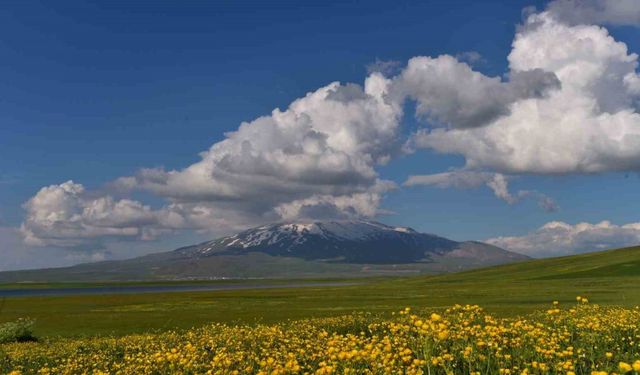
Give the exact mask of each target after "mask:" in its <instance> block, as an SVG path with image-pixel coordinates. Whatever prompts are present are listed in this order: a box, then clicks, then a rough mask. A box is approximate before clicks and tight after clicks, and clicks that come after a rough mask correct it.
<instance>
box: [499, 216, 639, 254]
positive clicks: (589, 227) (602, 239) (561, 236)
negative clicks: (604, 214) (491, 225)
mask: <svg viewBox="0 0 640 375" xmlns="http://www.w3.org/2000/svg"><path fill="white" fill-rule="evenodd" d="M486 242H487V243H490V244H493V245H496V246H499V247H502V248H505V249H508V250H511V251H515V252H518V253H522V254H526V255H529V256H532V257H550V256H561V255H572V254H579V253H585V252H590V251H597V250H605V249H611V248H617V247H624V246H634V245H639V244H640V223H629V224H624V225H616V224H612V223H611V222H609V221H602V222H600V223H596V224H591V223H578V224H575V225H571V224H567V223H564V222H561V221H552V222H549V223H547V224H545V225H543V226H542V227H540V228H538V229H537V230H535V231H533V232H531V233H529V234H526V235H524V236H513V237H497V238H491V239H489V240H487V241H486Z"/></svg>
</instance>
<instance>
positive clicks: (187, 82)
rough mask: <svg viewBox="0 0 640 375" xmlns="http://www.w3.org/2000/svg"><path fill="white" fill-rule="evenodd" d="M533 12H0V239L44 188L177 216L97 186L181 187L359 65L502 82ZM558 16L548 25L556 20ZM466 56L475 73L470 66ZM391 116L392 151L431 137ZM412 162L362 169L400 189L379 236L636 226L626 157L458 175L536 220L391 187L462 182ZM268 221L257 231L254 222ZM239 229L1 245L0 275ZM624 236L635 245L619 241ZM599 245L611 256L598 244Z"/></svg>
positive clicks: (635, 33) (395, 160)
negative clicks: (462, 67)
mask: <svg viewBox="0 0 640 375" xmlns="http://www.w3.org/2000/svg"><path fill="white" fill-rule="evenodd" d="M558 3H562V1H558ZM530 6H534V7H536V8H537V9H538V12H542V11H543V10H544V9H545V7H547V2H543V1H483V2H477V1H462V0H460V1H420V2H418V1H398V2H380V1H366V2H365V1H349V2H344V1H340V2H331V1H323V2H304V3H301V2H278V1H275V2H268V3H265V2H251V1H249V2H248V1H220V2H202V1H181V2H177V1H176V2H170V1H155V2H144V1H141V2H138V1H133V2H89V1H65V2H35V1H19V2H18V1H16V2H10V3H9V4H5V5H4V6H3V10H2V11H0V32H1V33H2V35H3V38H2V40H0V72H1V77H2V78H1V79H0V226H2V227H3V228H4V232H0V236H1V235H2V233H5V235H6V236H14V237H15V233H17V231H16V229H15V228H18V227H20V225H21V224H22V223H24V222H25V221H27V219H28V218H27V216H28V215H29V214H30V213H29V212H26V211H28V209H27V208H25V207H24V204H25V202H27V201H29V200H30V199H32V197H34V196H35V195H36V193H38V191H39V190H40V189H41V188H43V187H45V186H50V185H59V184H62V183H64V182H66V181H68V180H73V181H74V182H75V183H80V184H82V185H83V187H84V191H83V193H82V194H83V198H82V199H84V200H87V199H93V198H92V197H96V196H103V195H104V194H107V193H105V191H106V192H108V194H110V195H113V196H114V197H115V199H116V200H117V199H135V200H138V201H140V202H142V203H143V204H145V205H148V206H150V207H151V208H152V209H158V208H160V207H162V206H163V205H166V204H167V202H168V201H170V202H174V201H175V199H176V198H175V195H171V194H168V195H167V194H159V193H158V192H157V190H153V189H147V188H139V189H133V190H132V191H128V192H126V193H121V192H118V193H113V192H111V191H110V190H109V189H110V187H109V186H110V183H112V182H113V181H116V180H117V179H118V178H120V177H123V176H133V175H135V174H136V173H137V172H138V171H139V170H140V169H141V168H156V167H163V168H164V170H166V171H170V170H178V171H179V170H182V169H183V168H186V167H187V166H189V165H191V164H193V163H197V162H199V161H200V160H201V157H200V156H199V154H200V153H201V152H203V151H206V150H208V149H209V148H210V147H211V146H212V145H213V144H215V143H216V142H219V141H221V140H223V139H225V133H226V132H230V131H234V130H236V129H237V128H238V126H239V125H240V123H242V122H245V121H252V120H254V119H256V118H258V117H260V116H264V115H269V114H270V113H271V111H272V110H273V109H274V108H280V109H281V110H283V111H284V110H286V108H287V107H288V106H289V103H291V102H292V101H294V100H295V99H297V98H301V97H303V96H304V95H305V94H306V93H308V92H313V91H315V90H317V89H319V88H321V87H323V86H326V85H328V84H330V83H331V82H335V81H339V82H342V83H348V82H353V83H356V84H359V85H363V83H364V80H365V78H366V77H367V75H368V74H369V71H368V68H367V67H371V64H373V63H375V62H376V61H378V62H381V61H394V62H397V64H396V65H397V66H396V68H397V70H398V71H400V70H402V69H404V67H405V66H406V65H407V61H408V60H409V59H411V58H412V57H415V56H431V57H433V58H436V57H438V56H440V55H451V56H453V57H457V58H458V60H459V61H460V62H461V63H464V64H468V66H469V67H470V68H471V69H473V70H474V71H476V72H477V73H481V74H483V75H485V76H488V77H496V76H497V77H503V78H502V80H503V83H504V82H508V81H509V79H508V78H507V77H506V75H507V73H509V70H510V67H509V63H508V61H507V56H508V55H509V53H510V52H511V51H512V49H513V47H512V42H513V40H514V35H515V34H516V32H517V31H518V30H519V29H518V28H519V26H518V25H520V24H522V23H523V22H524V21H523V9H525V8H526V7H530ZM574 13H575V12H574ZM526 14H528V13H526ZM557 14H558V19H560V18H561V17H562V15H561V13H560V11H557ZM525 19H526V18H525ZM561 21H562V22H565V21H563V20H561ZM579 21H580V23H583V22H584V23H585V24H594V23H599V22H598V20H586V19H585V20H579ZM559 22H560V21H559ZM572 22H573V23H572ZM575 22H576V21H575V20H571V21H566V22H565V23H566V24H567V25H569V24H571V26H573V25H574V24H575ZM600 23H602V24H605V26H606V28H607V29H606V30H607V31H608V32H609V33H610V34H611V35H612V36H613V37H614V38H615V39H616V40H617V41H619V42H623V43H625V44H626V45H627V47H628V50H629V53H631V52H634V51H635V52H637V51H640V38H639V37H640V29H638V28H637V27H635V25H633V24H632V22H631V24H630V22H627V21H624V20H623V21H620V20H604V21H602V22H600ZM471 51H473V52H474V56H480V57H479V58H476V59H473V58H472V59H471V60H472V61H470V60H469V58H468V56H470V55H469V54H468V53H469V52H471ZM465 53H466V54H465ZM465 56H466V57H465ZM369 70H370V69H369ZM396 73H397V72H394V73H389V74H391V75H393V74H396ZM505 85H506V83H505ZM463 87H464V85H463ZM505 87H506V86H505ZM563 87H565V86H563ZM630 90H631V89H630ZM629 95H632V94H629ZM634 95H635V94H634ZM632 101H633V100H632ZM403 105H404V106H405V111H404V115H403V117H402V119H401V125H400V127H399V130H398V133H399V135H397V137H398V138H400V139H402V141H403V142H404V141H406V140H407V139H410V138H411V137H412V134H415V132H416V131H417V130H418V129H422V128H430V127H431V126H432V125H433V124H432V123H435V122H437V121H434V119H433V118H430V119H425V118H424V117H422V118H416V117H415V116H414V113H413V112H414V111H415V103H412V102H411V100H409V101H408V102H407V103H405V104H403ZM509 105H511V104H509ZM629 106H631V108H635V104H629ZM437 110H438V109H437V108H436V109H432V111H433V112H432V113H436V112H437ZM615 110H616V111H617V110H619V108H616V109H615ZM439 120H440V121H442V122H443V123H446V122H447V119H446V118H444V119H442V118H440V119H439ZM485 125H486V124H482V125H479V126H485ZM451 126H452V128H455V124H454V125H451ZM633 126H635V125H634V124H632V125H630V129H631V131H632V132H633V130H634V129H635V128H633ZM445 127H446V124H445ZM612 147H614V149H615V148H616V147H618V146H616V145H613V146H612ZM619 149H622V146H620V147H619ZM413 151H414V152H412V153H396V154H394V156H393V157H392V158H391V160H390V161H389V162H387V163H386V164H376V165H375V166H373V167H372V168H373V169H374V170H375V171H376V173H377V176H376V178H377V179H378V180H390V181H393V182H395V183H396V184H397V186H396V188H394V189H388V190H385V191H384V192H382V193H380V194H381V197H382V199H381V201H380V203H379V205H378V212H379V213H380V214H378V215H375V218H376V219H377V220H379V221H382V222H385V223H390V224H397V225H406V226H411V227H413V228H415V229H418V230H422V231H427V232H432V233H437V234H440V235H443V236H447V237H450V238H453V239H460V240H462V239H480V240H485V239H491V238H498V237H500V236H526V235H527V234H530V233H532V231H535V230H536V229H537V228H539V227H541V226H542V225H544V224H545V223H548V222H554V221H561V222H564V223H568V224H571V225H574V224H576V223H579V222H588V223H592V224H596V223H598V222H601V221H603V220H608V221H611V222H612V223H614V224H617V225H624V224H629V223H636V222H638V221H640V217H638V208H639V207H638V205H637V204H636V203H635V202H636V201H637V192H638V191H640V178H638V175H637V163H635V162H634V161H633V160H635V158H636V155H635V154H633V153H631V156H628V153H627V154H625V155H627V157H629V158H631V159H632V162H630V163H628V165H627V164H625V165H624V166H622V167H619V168H618V167H616V166H612V165H610V164H607V167H602V168H600V167H594V168H595V169H590V168H591V167H590V166H587V167H585V168H582V167H577V168H575V169H571V170H562V171H553V172H549V171H547V170H540V169H536V168H531V169H527V168H524V169H520V170H514V169H513V168H511V169H509V168H502V169H501V168H499V167H496V165H495V163H494V164H491V163H489V162H487V163H486V164H482V163H481V165H480V167H479V168H476V169H474V170H473V171H472V172H475V171H477V170H481V171H482V172H483V173H499V174H505V175H507V176H508V179H509V189H510V191H512V194H516V192H518V191H520V190H526V191H536V192H539V193H540V194H544V196H545V197H549V198H550V199H552V200H553V201H554V202H555V204H556V206H557V209H555V210H554V211H553V212H546V211H545V210H542V209H540V208H539V207H538V204H537V198H536V197H538V195H523V196H524V198H522V199H514V201H513V202H510V203H505V200H504V199H498V198H496V194H497V193H495V192H494V191H492V189H490V188H489V187H487V186H484V185H483V184H481V185H480V186H474V187H473V188H463V189H460V188H451V187H447V188H439V187H437V186H434V185H433V184H432V183H429V184H428V185H427V186H423V185H420V186H411V187H407V186H403V183H404V181H405V180H407V178H408V177H409V176H410V175H432V174H436V173H441V172H447V171H450V170H462V169H464V170H465V172H466V171H467V169H465V161H468V160H469V159H471V158H472V157H473V156H470V155H467V154H464V153H460V152H450V153H448V154H442V150H438V149H437V147H435V148H434V147H432V146H429V147H419V148H418V149H417V150H413ZM607 155H609V154H607ZM549 157H552V156H551V154H550V156H549ZM634 163H635V164H634ZM596 164H597V163H596ZM622 164H624V163H621V165H622ZM531 165H533V164H531ZM594 165H595V164H594ZM597 165H600V164H597ZM140 184H141V185H142V183H140ZM359 189H360V187H359ZM358 192H360V190H358ZM331 194H334V193H331ZM335 194H337V193H335ZM376 194H377V193H376ZM535 194H538V193H535ZM297 198H298V199H305V198H306V197H304V196H299V197H297ZM204 201H205V203H207V202H206V199H204ZM278 202H280V201H278ZM280 203H281V202H280ZM227 208H228V207H226V206H225V209H227ZM234 209H235V208H234ZM34 210H35V209H34ZM225 212H226V211H225ZM234 212H235V211H234ZM251 212H253V211H251ZM31 213H33V212H31ZM220 215H225V213H221V214H220ZM243 215H244V214H243ZM267 217H269V218H270V217H271V216H264V215H263V216H262V219H263V220H266V218H267ZM216 219H217V218H216ZM259 221H260V220H256V222H259ZM245 223H248V221H247V220H246V218H245V217H244V216H243V219H242V220H240V221H239V222H238V223H237V224H234V225H230V226H229V228H226V229H225V228H224V227H222V226H221V227H219V228H207V227H205V226H202V225H200V226H192V227H188V228H187V227H180V228H178V229H176V228H170V229H171V230H168V229H167V228H166V227H162V230H158V231H157V232H158V233H159V234H157V235H155V234H154V236H153V238H152V239H147V238H146V239H145V240H144V241H143V240H142V239H140V236H133V237H127V238H122V237H123V236H115V237H114V238H110V237H108V236H103V235H100V236H98V235H96V236H95V237H96V238H98V237H99V238H98V240H99V241H98V242H99V245H97V244H95V243H88V242H87V241H85V239H86V238H87V237H86V236H88V237H91V238H94V235H86V236H85V235H84V234H82V235H80V237H82V238H83V240H82V241H75V239H74V241H71V242H72V244H71V245H69V244H68V243H65V244H63V245H61V244H60V243H59V242H56V241H53V240H47V239H46V238H45V239H44V240H43V237H42V236H39V237H38V240H42V241H40V242H41V243H39V244H34V242H33V241H31V242H30V243H29V242H28V243H27V244H23V243H22V242H21V243H20V245H16V244H17V243H18V242H16V240H15V238H13V237H12V239H11V241H9V240H7V241H5V244H9V243H10V244H12V248H7V247H8V246H7V245H5V247H4V248H2V247H3V245H2V244H1V243H0V253H3V254H4V256H5V258H6V259H9V261H6V262H5V264H2V261H0V269H1V268H21V267H31V266H42V265H43V264H52V265H58V264H67V263H73V262H75V261H82V260H86V259H94V258H92V257H95V256H96V254H100V255H99V256H98V258H95V259H100V257H103V256H105V255H104V252H105V249H108V251H107V252H106V257H125V256H132V255H137V254H140V253H144V252H149V251H152V250H168V249H171V248H173V247H175V246H177V245H182V244H189V243H193V242H197V241H199V240H202V239H205V238H209V237H212V236H216V235H219V234H222V233H226V232H229V231H231V228H236V227H241V226H242V225H245ZM246 225H248V224H246ZM40 229H41V228H40ZM118 229H122V228H121V227H118ZM609 229H610V228H607V230H609ZM614 229H615V230H618V229H619V228H614ZM7 233H8V234H7ZM154 233H155V232H154ZM615 233H618V232H615ZM624 235H625V236H626V237H625V238H627V237H628V236H629V235H630V236H631V238H632V239H633V238H635V237H633V235H634V234H633V233H631V234H629V233H627V232H625V234H624ZM20 236H24V233H22V234H20ZM611 236H613V235H611ZM611 236H610V237H611ZM54 237H55V238H57V237H56V236H55V235H51V238H54ZM125 237H126V236H125ZM47 238H49V237H47ZM513 238H516V237H513ZM505 243H506V242H503V243H501V244H505ZM510 243H512V244H514V246H515V247H517V246H518V245H517V244H515V243H514V242H510ZM603 243H605V244H617V242H615V241H613V240H611V238H609V237H607V238H606V240H603ZM591 245H593V244H592V243H589V246H591ZM596 245H597V246H595V247H598V246H601V244H600V243H598V244H596ZM123 249H124V250H123ZM567 249H568V250H567V251H569V252H575V251H579V250H577V248H574V247H571V246H570V247H567ZM61 254H62V255H63V256H62V255H61ZM64 254H66V255H64ZM68 254H72V255H71V256H67V255H68ZM61 256H62V258H64V260H62V261H61V260H60V259H62V258H61Z"/></svg>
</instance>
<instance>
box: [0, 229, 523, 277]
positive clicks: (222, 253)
mask: <svg viewBox="0 0 640 375" xmlns="http://www.w3.org/2000/svg"><path fill="white" fill-rule="evenodd" d="M526 259H529V258H528V257H526V256H524V255H520V254H517V253H512V252H509V251H507V250H504V249H501V248H498V247H496V246H492V245H489V244H485V243H482V242H477V241H465V242H458V241H453V240H450V239H447V238H444V237H440V236H437V235H434V234H427V233H420V232H418V231H416V230H414V229H412V228H407V227H392V226H388V225H386V224H382V223H378V222H375V221H365V220H333V221H308V222H282V223H274V224H266V225H262V226H258V227H255V228H250V229H247V230H244V231H242V232H239V233H236V234H234V235H231V236H226V237H221V238H218V239H215V240H211V241H206V242H202V243H200V244H196V245H191V246H184V247H180V248H178V249H175V250H172V251H168V252H160V253H152V254H147V255H144V256H141V257H136V258H132V259H126V260H110V261H102V262H97V263H85V264H80V265H76V266H71V267H64V268H56V269H44V270H31V271H8V272H0V282H13V281H51V280H55V281H59V280H64V281H84V280H91V281H94V280H160V279H164V280H183V279H189V280H191V279H217V278H290V277H345V276H349V277H351V276H374V275H405V274H420V273H426V274H436V273H445V272H454V271H460V270H466V269H472V268H478V267H484V266H489V265H497V264H504V263H511V262H518V261H522V260H526Z"/></svg>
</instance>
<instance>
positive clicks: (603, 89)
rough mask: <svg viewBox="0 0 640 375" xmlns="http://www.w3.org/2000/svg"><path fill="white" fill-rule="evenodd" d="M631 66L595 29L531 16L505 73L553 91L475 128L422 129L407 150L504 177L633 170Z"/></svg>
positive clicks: (637, 120) (637, 154) (635, 120)
mask: <svg viewBox="0 0 640 375" xmlns="http://www.w3.org/2000/svg"><path fill="white" fill-rule="evenodd" d="M637 65H638V56H637V55H636V54H634V53H629V52H628V50H627V46H626V45H625V44H624V43H621V42H617V41H616V40H614V39H613V37H611V35H609V33H608V32H607V30H606V29H604V28H602V27H599V26H593V25H591V26H586V25H577V26H570V25H568V24H565V23H562V22H560V21H558V20H557V19H556V18H554V16H553V15H551V14H550V13H548V12H543V13H540V14H533V15H531V16H529V18H528V19H527V21H526V23H525V25H523V27H522V28H521V29H520V31H519V32H518V34H517V35H516V38H515V40H514V42H513V50H512V51H511V53H510V55H509V66H510V69H511V71H531V70H535V69H541V70H542V71H545V72H552V73H554V74H555V76H556V77H557V78H558V79H559V80H560V88H559V89H557V90H551V91H549V92H548V93H547V95H546V96H544V97H530V98H526V99H519V100H516V101H514V102H513V103H511V104H510V107H509V109H510V111H509V113H508V114H506V115H503V116H500V117H493V118H492V117H491V116H488V117H487V118H488V119H489V122H488V123H487V124H486V126H483V127H476V128H472V129H459V128H436V129H432V130H429V129H423V130H421V131H419V132H418V133H417V134H416V135H415V137H414V139H413V143H414V146H416V147H418V148H420V147H424V148H430V149H433V150H436V151H439V152H442V153H452V154H460V155H463V156H464V157H465V159H466V168H470V169H478V168H482V169H489V170H492V171H495V172H499V173H505V174H519V173H539V174H563V173H596V172H606V171H621V170H639V169H640V114H638V112H637V107H636V104H637V100H638V97H637V95H638V92H639V90H638V74H637V72H636V68H637Z"/></svg>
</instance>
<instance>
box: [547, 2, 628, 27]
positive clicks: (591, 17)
mask: <svg viewBox="0 0 640 375" xmlns="http://www.w3.org/2000/svg"><path fill="white" fill-rule="evenodd" d="M547 10H548V11H549V12H550V13H552V14H553V15H554V16H555V17H557V18H558V19H560V20H562V21H565V22H567V23H571V24H610V25H640V2H639V1H638V0H554V1H551V2H550V3H549V5H548V6H547Z"/></svg>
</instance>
